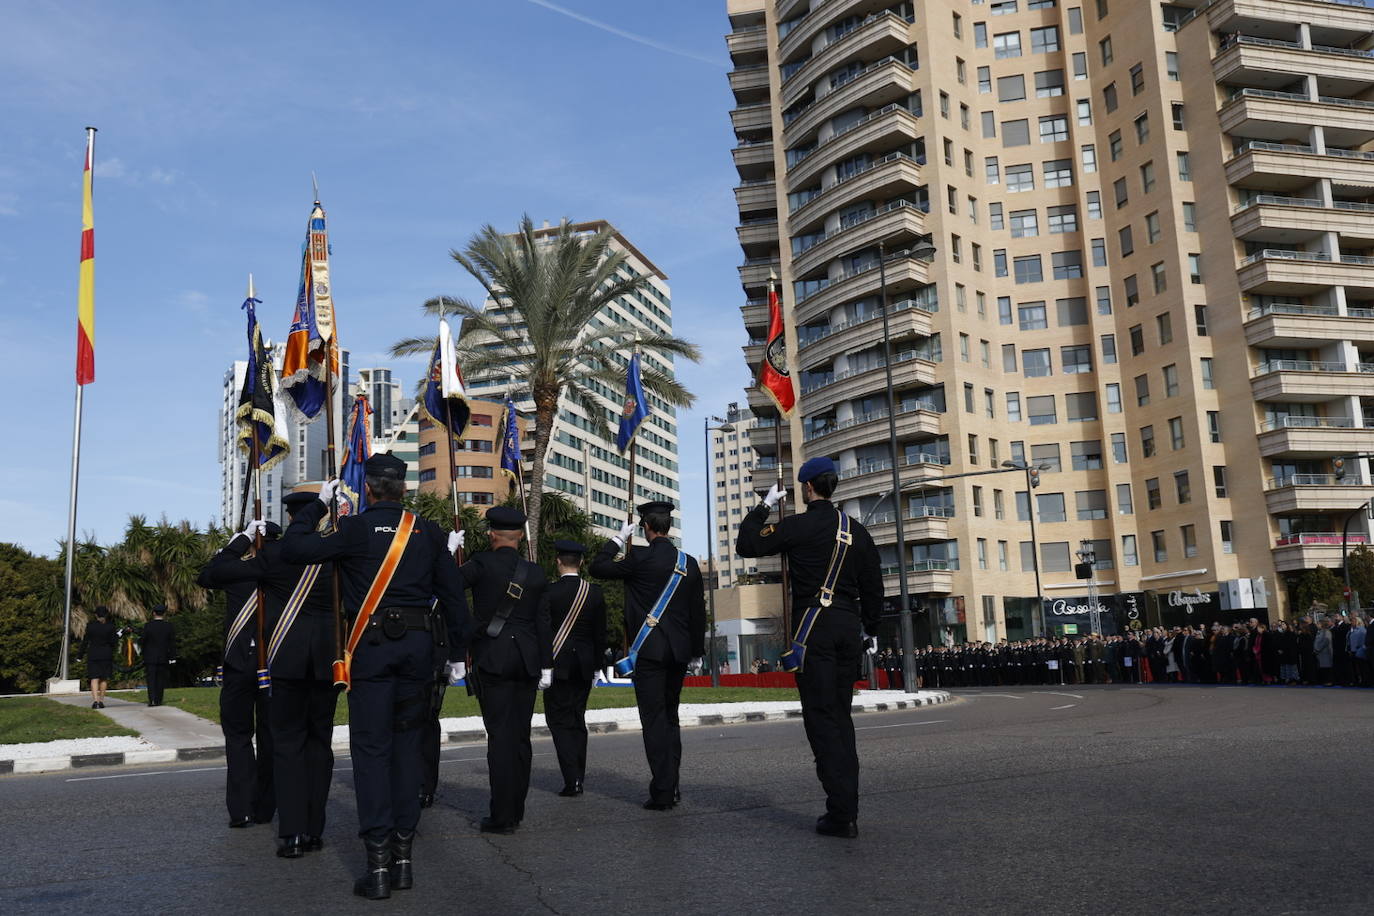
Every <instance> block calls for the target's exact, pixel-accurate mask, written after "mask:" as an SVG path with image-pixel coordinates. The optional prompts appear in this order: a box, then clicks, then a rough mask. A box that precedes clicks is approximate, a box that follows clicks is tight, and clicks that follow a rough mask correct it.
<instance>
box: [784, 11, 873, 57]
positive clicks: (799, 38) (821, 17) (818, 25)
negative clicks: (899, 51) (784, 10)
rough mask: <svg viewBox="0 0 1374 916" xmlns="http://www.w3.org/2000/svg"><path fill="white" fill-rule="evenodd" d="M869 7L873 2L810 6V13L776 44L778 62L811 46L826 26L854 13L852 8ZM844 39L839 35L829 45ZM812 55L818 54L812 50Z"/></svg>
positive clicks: (843, 36)
mask: <svg viewBox="0 0 1374 916" xmlns="http://www.w3.org/2000/svg"><path fill="white" fill-rule="evenodd" d="M871 5H874V4H873V0H818V2H815V3H813V4H812V5H811V10H810V12H808V13H807V14H806V15H805V16H803V17H802V20H801V22H798V23H797V24H796V25H795V26H793V27H792V31H790V32H788V33H787V34H786V35H784V36H783V37H782V39H781V40H780V41H779V42H778V60H780V61H787V60H790V59H791V58H792V57H793V56H795V54H796V52H797V51H799V50H801V48H802V47H803V46H805V45H810V44H812V40H813V39H814V38H815V37H816V36H817V35H818V34H820V33H821V32H822V31H823V30H824V29H825V27H826V26H828V25H830V24H831V23H834V22H838V21H839V20H841V19H844V18H845V17H846V16H849V15H850V14H851V13H853V12H855V10H854V7H863V6H871ZM849 34H852V33H849ZM845 37H847V36H846V35H841V36H840V37H839V38H834V39H831V42H830V43H834V42H835V41H843V40H844V39H845ZM812 53H819V52H817V51H816V50H815V49H814V48H813V51H812Z"/></svg>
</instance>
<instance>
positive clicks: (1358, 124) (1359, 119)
mask: <svg viewBox="0 0 1374 916" xmlns="http://www.w3.org/2000/svg"><path fill="white" fill-rule="evenodd" d="M1372 111H1374V101H1366V100H1364V99H1353V98H1342V97H1339V96H1326V95H1319V96H1317V97H1316V98H1313V97H1311V96H1309V95H1307V94H1305V93H1301V92H1282V91H1279V90H1276V89H1254V88H1245V89H1240V90H1237V91H1236V92H1234V93H1233V94H1232V95H1231V96H1230V98H1229V99H1227V101H1226V102H1225V103H1224V104H1223V105H1222V106H1221V111H1220V122H1221V129H1222V131H1224V132H1225V133H1228V134H1232V135H1239V136H1247V137H1250V138H1252V139H1256V140H1270V141H1281V140H1284V139H1286V138H1288V137H1291V136H1292V135H1293V125H1294V124H1305V125H1316V126H1320V127H1322V128H1323V129H1324V130H1325V131H1326V139H1327V141H1328V142H1330V143H1332V144H1334V145H1336V146H1352V147H1353V146H1360V145H1362V144H1364V143H1366V142H1368V141H1369V139H1370V138H1371V137H1374V118H1372V117H1370V112H1372Z"/></svg>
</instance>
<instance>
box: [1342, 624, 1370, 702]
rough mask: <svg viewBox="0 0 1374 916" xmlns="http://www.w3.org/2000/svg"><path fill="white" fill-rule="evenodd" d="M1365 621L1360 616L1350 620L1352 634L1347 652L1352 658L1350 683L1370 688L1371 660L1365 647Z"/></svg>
mask: <svg viewBox="0 0 1374 916" xmlns="http://www.w3.org/2000/svg"><path fill="white" fill-rule="evenodd" d="M1366 632H1367V631H1366V630H1365V625H1364V620H1362V619H1361V618H1360V617H1359V616H1355V617H1352V618H1351V620H1350V634H1349V635H1348V636H1346V651H1347V653H1348V654H1349V656H1350V670H1351V679H1350V682H1351V683H1352V684H1354V685H1355V686H1356V687H1368V686H1369V658H1368V648H1367V647H1366V645H1365V636H1366Z"/></svg>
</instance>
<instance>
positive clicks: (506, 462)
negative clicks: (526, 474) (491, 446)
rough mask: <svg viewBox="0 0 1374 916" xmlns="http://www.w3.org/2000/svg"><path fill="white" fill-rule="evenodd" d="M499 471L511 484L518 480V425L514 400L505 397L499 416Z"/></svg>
mask: <svg viewBox="0 0 1374 916" xmlns="http://www.w3.org/2000/svg"><path fill="white" fill-rule="evenodd" d="M501 473H503V474H505V475H507V476H508V477H510V480H511V484H512V485H514V484H517V483H519V482H520V426H519V424H518V423H516V417H515V402H514V401H512V400H511V399H510V398H506V410H505V412H504V413H503V414H502V416H501Z"/></svg>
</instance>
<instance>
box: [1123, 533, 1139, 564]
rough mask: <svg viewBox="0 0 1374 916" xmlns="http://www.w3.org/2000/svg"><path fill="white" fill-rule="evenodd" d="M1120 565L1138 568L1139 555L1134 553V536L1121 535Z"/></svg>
mask: <svg viewBox="0 0 1374 916" xmlns="http://www.w3.org/2000/svg"><path fill="white" fill-rule="evenodd" d="M1121 565H1122V566H1139V565H1140V555H1139V554H1138V553H1137V552H1136V545H1135V535H1134V534H1123V535H1122V536H1121Z"/></svg>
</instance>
